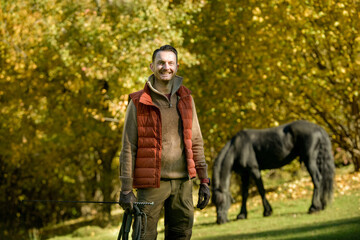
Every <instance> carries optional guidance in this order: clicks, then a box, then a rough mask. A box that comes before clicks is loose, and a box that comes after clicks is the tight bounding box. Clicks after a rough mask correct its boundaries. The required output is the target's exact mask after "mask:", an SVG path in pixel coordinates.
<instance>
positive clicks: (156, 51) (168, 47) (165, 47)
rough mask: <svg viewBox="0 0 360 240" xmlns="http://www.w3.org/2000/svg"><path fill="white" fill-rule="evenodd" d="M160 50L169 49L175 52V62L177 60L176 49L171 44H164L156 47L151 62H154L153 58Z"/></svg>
mask: <svg viewBox="0 0 360 240" xmlns="http://www.w3.org/2000/svg"><path fill="white" fill-rule="evenodd" d="M160 51H171V52H173V53H174V54H175V56H176V62H178V55H177V51H176V49H175V48H174V47H173V46H170V45H164V46H161V47H160V48H158V49H156V50H155V51H154V53H153V55H152V62H154V60H155V58H156V54H157V53H158V52H160Z"/></svg>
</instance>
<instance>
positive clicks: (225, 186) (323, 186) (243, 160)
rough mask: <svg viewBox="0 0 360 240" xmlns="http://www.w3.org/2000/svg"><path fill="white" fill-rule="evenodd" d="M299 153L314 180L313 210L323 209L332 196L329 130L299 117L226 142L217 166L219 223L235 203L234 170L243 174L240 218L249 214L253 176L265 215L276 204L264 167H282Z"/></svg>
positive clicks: (242, 133)
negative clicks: (264, 179)
mask: <svg viewBox="0 0 360 240" xmlns="http://www.w3.org/2000/svg"><path fill="white" fill-rule="evenodd" d="M297 157H299V159H300V162H303V163H304V164H305V166H306V168H307V170H308V172H309V174H310V176H311V179H312V181H313V184H314V192H313V197H312V204H311V206H310V208H309V213H313V212H317V211H320V210H323V209H324V208H325V207H326V204H327V203H328V202H329V201H330V200H331V197H332V193H333V180H334V169H335V165H334V158H333V156H332V150H331V142H330V139H329V136H328V134H327V133H326V131H325V130H324V129H323V128H321V127H320V126H319V125H316V124H314V123H310V122H307V121H302V120H300V121H295V122H291V123H289V124H284V125H281V126H278V127H275V128H268V129H261V130H254V129H249V130H242V131H240V132H238V133H237V134H236V135H235V136H234V137H233V138H232V139H231V140H230V141H228V142H227V143H226V145H225V146H224V147H223V149H222V150H221V151H220V153H219V155H218V156H217V158H216V160H215V162H214V166H213V179H212V182H213V183H212V191H213V194H212V201H213V203H214V204H215V205H216V213H217V223H218V224H221V223H225V222H227V221H228V218H227V212H228V210H229V208H230V204H231V199H232V197H231V194H230V192H229V187H230V177H231V171H234V172H235V173H237V174H240V175H241V183H242V186H241V190H242V206H241V210H240V213H239V214H238V215H237V219H245V218H247V210H246V200H247V198H248V190H249V177H250V176H252V177H253V178H254V179H255V183H256V186H257V188H258V191H259V193H260V195H261V199H262V203H263V206H264V213H263V215H264V216H270V215H271V213H272V208H271V206H270V204H269V202H268V200H267V199H266V197H265V189H264V185H263V182H262V180H261V174H260V171H261V170H263V169H274V168H280V167H282V166H284V165H286V164H289V163H290V162H291V161H292V160H294V159H295V158H297Z"/></svg>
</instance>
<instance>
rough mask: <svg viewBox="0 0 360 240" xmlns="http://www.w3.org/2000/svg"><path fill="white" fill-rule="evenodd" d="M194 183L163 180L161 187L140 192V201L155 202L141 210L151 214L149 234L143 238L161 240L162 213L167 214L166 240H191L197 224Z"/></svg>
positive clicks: (148, 219) (149, 217) (149, 215)
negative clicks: (160, 222) (158, 237)
mask: <svg viewBox="0 0 360 240" xmlns="http://www.w3.org/2000/svg"><path fill="white" fill-rule="evenodd" d="M192 187H193V184H192V181H191V180H189V179H176V180H162V181H161V182H160V188H144V189H138V190H137V198H138V201H139V202H154V205H143V206H139V207H141V208H140V210H141V211H143V212H144V213H146V215H147V228H146V234H145V235H144V237H143V238H142V239H146V240H153V239H156V238H157V224H158V221H159V218H160V214H161V210H162V208H163V207H164V213H165V239H166V240H170V239H171V240H180V239H190V238H191V234H192V226H193V223H194V205H193V199H192Z"/></svg>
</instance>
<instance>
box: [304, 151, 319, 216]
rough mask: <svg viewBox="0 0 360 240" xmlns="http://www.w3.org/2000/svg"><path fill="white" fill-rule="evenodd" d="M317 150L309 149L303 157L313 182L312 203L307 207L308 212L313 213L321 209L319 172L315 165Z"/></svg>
mask: <svg viewBox="0 0 360 240" xmlns="http://www.w3.org/2000/svg"><path fill="white" fill-rule="evenodd" d="M316 158H317V151H316V150H313V151H311V154H310V155H309V156H307V157H306V158H305V161H304V163H305V166H306V168H307V170H308V172H309V174H310V176H311V179H312V182H313V184H314V192H313V197H312V203H311V206H310V208H309V213H314V212H317V211H320V210H322V204H321V201H320V196H321V192H320V191H321V179H322V176H321V173H320V171H319V169H318V167H317V165H316Z"/></svg>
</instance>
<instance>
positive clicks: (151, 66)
mask: <svg viewBox="0 0 360 240" xmlns="http://www.w3.org/2000/svg"><path fill="white" fill-rule="evenodd" d="M150 69H151V71H152V72H154V64H152V63H150Z"/></svg>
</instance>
